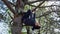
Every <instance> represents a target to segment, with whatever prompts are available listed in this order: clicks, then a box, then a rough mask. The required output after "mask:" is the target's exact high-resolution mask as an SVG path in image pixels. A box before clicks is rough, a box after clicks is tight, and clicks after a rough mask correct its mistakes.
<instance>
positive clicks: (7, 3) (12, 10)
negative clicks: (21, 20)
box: [2, 0, 16, 14]
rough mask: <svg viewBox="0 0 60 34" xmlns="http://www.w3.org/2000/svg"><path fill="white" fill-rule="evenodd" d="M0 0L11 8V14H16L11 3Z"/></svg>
mask: <svg viewBox="0 0 60 34" xmlns="http://www.w3.org/2000/svg"><path fill="white" fill-rule="evenodd" d="M2 1H3V2H4V3H5V4H6V5H7V7H8V8H9V9H10V10H11V12H12V13H13V14H16V12H15V10H14V9H13V8H12V6H11V4H10V3H9V2H8V1H7V0H2Z"/></svg>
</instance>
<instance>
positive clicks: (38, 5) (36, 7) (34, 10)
mask: <svg viewBox="0 0 60 34" xmlns="http://www.w3.org/2000/svg"><path fill="white" fill-rule="evenodd" d="M44 2H45V1H43V2H42V3H40V4H39V5H38V6H37V7H36V8H34V9H33V10H32V11H35V10H36V9H37V8H38V7H39V6H41V5H42V4H43V3H44Z"/></svg>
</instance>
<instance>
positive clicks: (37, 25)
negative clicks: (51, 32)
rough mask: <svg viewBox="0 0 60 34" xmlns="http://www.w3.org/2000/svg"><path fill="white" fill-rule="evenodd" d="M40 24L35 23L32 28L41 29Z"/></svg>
mask: <svg viewBox="0 0 60 34" xmlns="http://www.w3.org/2000/svg"><path fill="white" fill-rule="evenodd" d="M40 27H41V26H40V24H39V23H35V25H34V26H33V28H32V30H34V29H40Z"/></svg>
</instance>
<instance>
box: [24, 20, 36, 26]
mask: <svg viewBox="0 0 60 34" xmlns="http://www.w3.org/2000/svg"><path fill="white" fill-rule="evenodd" d="M24 24H25V25H28V26H34V25H35V20H33V19H25V20H24Z"/></svg>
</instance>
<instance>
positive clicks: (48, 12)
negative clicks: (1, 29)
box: [36, 11, 60, 18]
mask: <svg viewBox="0 0 60 34" xmlns="http://www.w3.org/2000/svg"><path fill="white" fill-rule="evenodd" d="M52 12H56V11H47V12H45V13H43V14H42V15H40V16H38V17H36V18H40V17H42V16H46V15H49V14H51V13H52ZM58 12H60V11H58Z"/></svg>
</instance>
